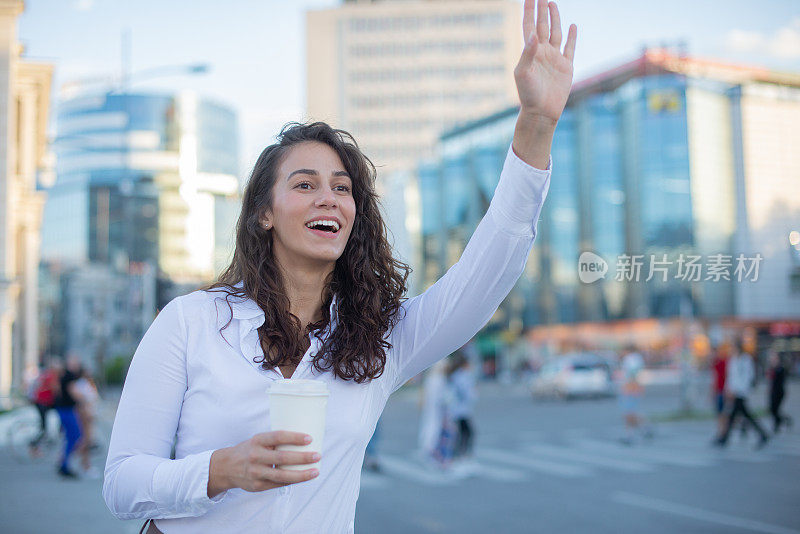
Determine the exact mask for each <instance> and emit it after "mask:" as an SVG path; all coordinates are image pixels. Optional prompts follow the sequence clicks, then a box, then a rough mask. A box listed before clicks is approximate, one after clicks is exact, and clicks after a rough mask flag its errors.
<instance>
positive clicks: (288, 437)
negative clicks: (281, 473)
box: [253, 430, 311, 447]
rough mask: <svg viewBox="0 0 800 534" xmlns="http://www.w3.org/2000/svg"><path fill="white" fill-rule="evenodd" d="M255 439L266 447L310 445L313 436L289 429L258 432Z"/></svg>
mask: <svg viewBox="0 0 800 534" xmlns="http://www.w3.org/2000/svg"><path fill="white" fill-rule="evenodd" d="M253 439H254V440H255V441H256V442H257V443H258V444H259V445H263V446H265V447H275V446H277V445H308V444H309V443H311V436H309V435H308V434H303V433H302V432H289V431H287V430H276V431H274V432H262V433H261V434H256V435H255V436H253Z"/></svg>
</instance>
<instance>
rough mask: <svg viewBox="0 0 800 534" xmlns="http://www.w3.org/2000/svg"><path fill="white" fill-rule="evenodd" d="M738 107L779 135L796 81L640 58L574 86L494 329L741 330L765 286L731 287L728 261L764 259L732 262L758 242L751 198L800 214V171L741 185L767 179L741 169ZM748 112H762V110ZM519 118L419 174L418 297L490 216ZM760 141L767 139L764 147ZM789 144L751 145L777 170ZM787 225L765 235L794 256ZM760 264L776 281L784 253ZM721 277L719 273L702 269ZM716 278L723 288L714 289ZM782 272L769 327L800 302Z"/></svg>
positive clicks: (744, 165)
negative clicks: (536, 215)
mask: <svg viewBox="0 0 800 534" xmlns="http://www.w3.org/2000/svg"><path fill="white" fill-rule="evenodd" d="M769 87H772V88H774V89H773V90H772V91H771V92H770V90H768V89H767V88H769ZM767 93H769V94H767ZM742 94H744V95H750V97H749V102H750V104H749V105H750V106H751V107H752V106H755V105H756V104H755V102H756V97H758V98H759V99H768V103H769V105H772V106H775V107H776V108H780V109H784V110H785V111H786V117H785V118H781V117H779V116H778V114H777V113H772V114H770V115H769V117H770V120H771V123H770V126H768V127H769V128H772V129H775V130H780V131H783V130H786V128H784V123H786V125H787V126H788V123H787V122H786V121H790V120H792V119H790V117H792V116H795V115H796V114H798V113H800V76H798V75H781V74H777V73H773V74H765V71H763V70H761V69H751V68H747V67H739V66H734V65H720V64H713V63H710V62H704V61H702V60H696V59H691V58H685V57H679V56H674V55H671V54H670V53H668V52H666V51H663V50H650V51H646V52H645V53H644V55H643V56H642V57H641V58H639V59H637V60H635V61H633V62H631V63H628V64H625V65H622V66H620V67H618V68H616V69H613V70H611V71H608V72H606V73H602V74H600V75H598V76H595V77H593V78H590V79H588V80H585V81H583V82H579V83H576V84H575V85H574V86H573V90H572V92H571V95H570V99H569V101H568V103H567V108H566V109H565V111H564V113H563V115H562V117H561V119H560V121H559V123H558V126H557V129H556V132H555V138H554V142H553V150H552V158H553V174H552V180H551V185H550V191H549V194H548V198H547V202H546V203H545V206H544V209H543V211H542V215H541V220H540V221H539V223H538V232H539V234H538V237H537V242H536V245H535V246H534V251H533V253H532V257H531V258H530V260H529V263H528V267H527V269H526V272H525V274H524V275H523V278H522V279H521V280H520V282H519V283H518V284H517V287H516V288H515V290H514V292H513V293H512V295H511V296H510V297H509V299H507V300H506V302H505V303H504V304H503V307H501V310H504V311H505V312H507V313H503V312H502V311H501V313H500V314H498V316H496V317H495V320H498V317H499V320H500V321H501V322H502V321H506V319H507V320H508V321H506V322H507V323H508V324H506V325H503V326H509V327H510V322H509V321H511V320H512V319H511V318H512V317H513V316H515V314H520V315H519V316H520V317H521V318H522V322H523V326H532V325H534V324H556V323H574V322H584V321H610V320H618V319H635V318H645V317H654V318H667V317H682V318H688V317H708V318H720V317H725V316H749V315H751V314H752V313H753V308H752V307H751V303H752V302H753V298H752V297H751V296H750V293H752V292H754V291H755V292H758V288H759V287H761V288H768V287H769V284H773V282H767V281H763V282H761V284H762V285H761V286H759V285H758V284H757V283H756V281H755V280H751V281H748V280H739V278H741V273H737V271H736V268H737V256H738V255H743V254H749V255H750V257H755V254H756V253H757V252H759V251H757V250H755V248H754V247H752V246H751V247H750V248H747V247H743V246H741V242H742V241H743V237H742V236H745V235H751V234H752V232H753V231H754V226H753V225H752V224H748V223H747V219H748V218H750V219H752V218H753V215H752V214H754V213H761V212H763V206H762V203H763V202H764V201H765V199H762V198H757V197H759V196H765V197H772V198H775V199H781V198H786V197H785V195H787V194H789V195H790V196H791V198H792V199H796V198H800V190H798V187H800V185H799V184H800V181H799V180H795V181H794V182H793V183H790V182H791V180H788V181H787V179H783V178H781V177H786V176H791V175H792V173H796V172H797V171H798V170H800V169H797V168H796V163H794V164H792V160H790V159H786V158H783V160H786V161H784V162H783V163H784V164H785V165H783V167H782V168H781V169H778V170H777V174H778V176H776V177H775V178H774V180H773V181H776V182H778V181H780V183H781V184H782V185H781V187H771V188H770V190H769V191H758V189H757V188H755V187H754V186H753V185H750V186H749V187H748V184H749V183H752V178H748V172H749V173H752V174H758V173H763V172H765V170H768V169H769V168H772V167H769V168H767V169H762V168H758V167H756V166H755V165H754V164H753V163H752V158H753V156H752V155H750V156H748V155H749V154H753V150H752V148H749V146H748V145H753V144H754V143H755V141H752V139H754V134H753V133H752V132H753V131H754V129H755V128H757V127H761V128H763V127H765V126H766V125H764V126H761V125H760V124H759V123H758V121H756V120H753V118H752V116H753V114H752V113H751V114H750V117H751V119H750V120H749V121H747V120H745V119H741V117H742V116H745V117H746V116H747V113H746V112H743V111H742V110H741V109H740V107H741V101H742V100H743V98H746V97H742ZM757 105H758V106H766V105H767V104H766V103H764V102H763V101H762V100H758V101H757ZM770 109H771V108H770ZM517 113H518V109H517V108H516V107H513V108H509V109H507V110H505V111H502V112H499V113H497V114H495V115H492V116H489V117H485V118H483V119H480V120H477V121H474V122H472V123H470V124H467V125H464V126H462V127H460V128H458V129H454V130H451V131H449V132H446V133H445V134H443V135H442V137H441V140H440V147H439V156H438V157H437V158H435V159H433V160H428V161H425V162H422V163H421V164H420V166H419V169H418V176H419V184H420V195H421V197H422V198H421V206H422V221H423V224H422V236H421V237H422V243H423V251H424V254H423V266H422V267H423V269H422V270H423V273H424V275H425V278H426V285H427V284H430V283H432V282H433V281H435V278H436V277H437V276H440V275H441V274H442V273H443V272H444V271H445V270H446V269H447V268H448V267H449V266H450V265H452V263H454V262H455V261H457V259H458V257H459V255H460V251H461V250H463V245H464V244H465V243H466V240H467V239H468V238H469V236H470V235H471V233H472V230H473V229H474V227H475V224H476V222H477V220H478V218H479V217H480V216H481V215H482V214H483V212H485V210H486V208H487V207H488V202H489V200H490V199H491V195H492V192H493V190H494V186H495V185H496V180H497V178H498V177H499V173H500V170H501V168H502V163H503V159H504V156H505V150H506V149H507V147H508V145H509V143H510V140H511V137H512V134H513V128H514V123H515V121H516V116H517ZM764 139H772V141H771V144H769V143H765V141H764ZM748 140H751V141H748ZM788 142H789V141H788V139H787V140H786V141H784V140H781V139H779V138H777V137H775V136H772V137H768V136H763V135H762V136H759V137H758V143H760V144H761V145H764V150H766V151H767V152H769V153H773V154H774V156H775V157H777V158H781V157H782V156H781V154H783V153H784V152H785V150H784V149H783V147H784V145H785V144H786V143H788ZM766 145H769V146H766ZM760 156H761V154H759V157H760ZM748 157H749V158H750V161H748ZM479 162H480V163H479ZM792 165H794V167H792ZM795 178H796V176H795ZM737 191H738V193H737ZM786 202H789V203H790V204H791V203H794V204H793V205H796V204H797V201H796V200H791V201H788V200H787V201H786ZM790 213H791V212H790ZM442 214H444V217H442ZM467 214H468V215H467ZM785 219H786V220H785V221H782V222H781V223H780V224H776V225H775V226H776V227H775V229H774V230H773V232H772V234H770V235H771V236H772V235H773V234H774V236H773V237H771V239H773V240H776V245H777V243H780V245H777V246H778V247H782V248H789V247H790V246H794V245H791V244H790V242H789V241H790V239H789V235H790V233H791V231H793V230H794V231H796V228H795V227H800V217H795V219H794V220H792V219H791V217H785ZM784 234H785V235H784ZM791 235H795V236H796V235H800V234H791ZM784 241H785V243H784ZM796 241H797V239H796ZM751 244H752V243H751ZM795 248H797V247H795ZM799 250H800V249H799ZM583 252H592V253H594V254H596V255H597V256H599V257H601V258H602V259H603V260H604V261H605V262H607V265H608V272H607V273H606V275H605V276H604V277H603V278H601V279H599V280H597V281H594V282H591V283H583V282H581V281H580V280H579V276H578V275H579V264H578V262H579V258H580V256H581V254H582V253H583ZM760 253H761V254H762V255H763V256H766V255H770V257H769V258H766V257H765V258H764V264H763V266H764V267H766V264H767V260H769V263H770V265H771V266H773V267H772V268H775V266H777V265H780V262H781V261H783V259H782V258H783V253H782V252H781V250H777V251H772V250H770V249H769V248H766V247H765V248H764V249H763V250H760ZM717 256H718V257H719V258H716V259H715V257H717ZM787 257H788V255H787ZM692 258H695V260H696V263H698V262H700V263H702V265H700V269H701V270H699V271H696V272H692V271H691V270H690V269H689V267H690V266H689V265H688V262H689V260H691V259H692ZM715 262H717V263H718V264H717V266H716V267H714V266H713V265H711V264H712V263H715ZM719 262H723V263H724V262H728V263H727V264H725V265H722V264H719ZM787 263H788V262H787ZM434 266H435V268H434ZM722 267H725V268H726V269H725V272H724V274H723V275H722V276H717V275H716V274H715V272H716V273H717V274H719V272H721V270H722ZM788 267H789V271H791V272H789V271H787V270H786V269H783V271H779V270H777V269H776V270H775V271H772V272H773V273H774V276H776V277H778V281H779V283H780V284H781V285H783V286H785V290H784V291H783V292H778V291H775V292H774V294H772V295H771V296H770V297H769V298H770V299H772V301H773V302H775V303H776V305H775V308H774V310H773V311H776V310H783V311H780V312H777V313H776V314H775V315H774V317H776V318H780V317H786V316H787V313H788V314H789V316H791V314H792V312H791V309H792V308H793V306H794V305H793V304H792V302H794V303H796V304H797V306H796V307H794V310H795V312H794V314H795V316H796V315H797V310H800V291H797V290H795V291H792V290H791V284H790V280H792V279H794V278H793V277H796V276H798V274H797V272H795V271H797V269H798V267H797V266H794V267H791V266H788ZM714 269H716V270H714ZM792 269H794V271H792ZM687 274H689V276H687ZM745 285H746V288H745V287H744V286H745ZM795 285H796V284H795ZM745 293H747V294H748V296H747V297H745V298H743V297H742V295H744V294H745ZM761 298H762V299H764V298H766V296H764V297H761ZM784 300H785V301H786V302H785V303H784V302H783V301H784ZM759 313H760V314H761V315H767V314H768V313H769V310H764V311H760V312H759Z"/></svg>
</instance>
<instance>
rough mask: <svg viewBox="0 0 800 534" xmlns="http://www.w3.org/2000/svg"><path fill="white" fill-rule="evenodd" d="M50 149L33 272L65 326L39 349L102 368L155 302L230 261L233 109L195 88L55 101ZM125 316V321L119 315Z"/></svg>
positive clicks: (236, 192) (235, 199) (234, 193)
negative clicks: (51, 174)
mask: <svg viewBox="0 0 800 534" xmlns="http://www.w3.org/2000/svg"><path fill="white" fill-rule="evenodd" d="M55 149H56V155H57V165H56V173H57V179H56V181H55V184H54V185H53V186H52V187H51V188H50V189H49V191H48V200H47V204H46V206H45V213H44V224H43V232H42V234H43V235H42V261H43V265H44V268H43V269H42V272H41V276H42V284H43V286H44V287H48V288H50V289H51V290H50V291H48V294H49V295H50V298H51V300H50V301H48V302H45V303H43V309H45V310H47V316H48V317H50V318H56V319H59V320H58V321H57V322H58V324H60V325H61V327H62V328H63V331H61V332H58V333H56V334H57V335H53V336H52V343H50V344H48V345H46V350H48V351H51V352H55V353H64V352H67V351H76V352H78V353H80V354H81V357H83V358H84V360H85V363H86V364H87V365H88V366H90V367H91V368H93V369H95V370H100V369H98V368H97V367H98V364H97V362H100V363H101V364H102V362H103V361H104V360H105V358H106V357H109V356H114V355H121V354H124V353H126V352H127V353H132V349H133V348H135V346H136V344H137V343H138V341H139V336H140V335H141V334H142V332H143V326H144V328H146V326H147V325H148V324H149V322H150V321H151V320H152V318H153V316H154V314H155V312H156V308H157V307H161V306H163V305H164V304H165V303H166V302H168V301H169V300H170V299H171V298H172V297H174V296H175V294H177V293H180V292H184V291H185V290H186V289H187V288H189V289H193V288H195V287H197V286H198V285H201V284H204V283H207V282H209V281H211V280H213V278H214V276H215V274H216V273H218V272H219V271H220V270H222V269H223V268H224V267H225V266H226V265H227V263H228V262H229V259H230V256H231V254H232V252H233V243H234V232H235V228H234V227H235V223H236V218H237V216H238V213H239V207H240V191H241V185H240V182H239V179H238V174H239V173H238V150H239V143H238V128H237V120H236V115H235V113H234V111H232V110H231V109H230V108H228V107H227V106H224V105H221V104H218V103H215V102H211V101H207V100H204V99H202V98H199V97H197V96H195V95H194V94H191V93H182V94H179V95H155V94H135V93H118V92H114V91H111V92H105V93H92V94H88V93H87V94H83V95H81V96H77V97H74V98H71V99H68V100H66V101H64V102H63V103H62V104H61V105H60V106H59V110H58V122H57V137H56V142H55ZM93 280H94V281H95V282H96V284H95V288H94V290H92V289H91V288H92V281H93ZM156 280H157V281H158V283H156ZM56 288H57V289H56ZM100 312H102V315H103V317H104V321H105V324H103V325H98V324H97V322H98V321H97V319H96V316H97V314H98V313H100ZM126 315H127V316H128V317H129V318H130V321H129V323H130V324H128V325H125V324H124V321H121V320H120V321H118V320H117V319H116V318H122V317H124V316H126ZM93 316H94V317H95V318H94V319H92V317H93ZM92 323H94V324H92ZM115 325H116V326H115ZM129 355H130V354H129Z"/></svg>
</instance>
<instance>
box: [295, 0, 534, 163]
mask: <svg viewBox="0 0 800 534" xmlns="http://www.w3.org/2000/svg"><path fill="white" fill-rule="evenodd" d="M521 17H522V9H521V6H520V4H519V3H518V2H515V1H512V0H427V1H423V0H412V1H407V0H405V1H400V0H384V1H349V2H344V3H343V4H342V5H341V6H339V7H336V8H332V9H325V10H319V11H310V12H308V14H307V18H306V21H307V24H306V54H307V106H308V116H309V117H310V118H311V119H314V120H324V121H328V122H330V123H331V124H333V125H334V126H336V127H339V128H343V129H345V130H348V131H350V132H351V133H353V134H354V135H355V137H356V140H357V141H358V143H359V145H360V146H361V148H362V149H363V150H364V151H365V153H366V154H367V155H368V156H369V157H370V158H371V159H372V160H373V162H374V163H375V164H376V165H377V167H378V175H379V177H380V178H381V179H383V178H385V177H386V176H388V174H389V173H391V172H392V171H395V170H398V169H403V168H411V167H413V165H414V163H415V162H416V161H417V160H418V159H419V158H422V157H427V156H430V155H432V154H433V148H434V146H435V144H436V139H437V137H438V135H439V134H440V132H441V131H442V130H444V129H448V128H451V127H453V126H454V125H456V124H458V123H460V122H464V121H468V120H470V119H474V118H477V117H480V116H484V115H486V114H488V113H491V112H492V111H494V110H496V109H499V108H502V107H505V106H508V105H511V104H513V103H514V102H515V101H516V98H517V96H516V88H515V85H514V77H513V70H514V67H515V65H516V63H517V61H518V59H519V54H520V52H521V50H522V37H521V33H522V32H521V30H520V28H521V25H522V21H521Z"/></svg>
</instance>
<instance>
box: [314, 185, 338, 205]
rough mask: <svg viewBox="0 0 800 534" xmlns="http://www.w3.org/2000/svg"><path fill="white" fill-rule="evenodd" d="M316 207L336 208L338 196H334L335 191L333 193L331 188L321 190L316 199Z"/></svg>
mask: <svg viewBox="0 0 800 534" xmlns="http://www.w3.org/2000/svg"><path fill="white" fill-rule="evenodd" d="M314 205H315V206H317V207H320V208H321V207H327V208H335V207H336V195H334V194H333V191H331V190H330V188H327V187H323V188H321V189H320V190H319V194H318V195H317V198H316V199H314Z"/></svg>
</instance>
